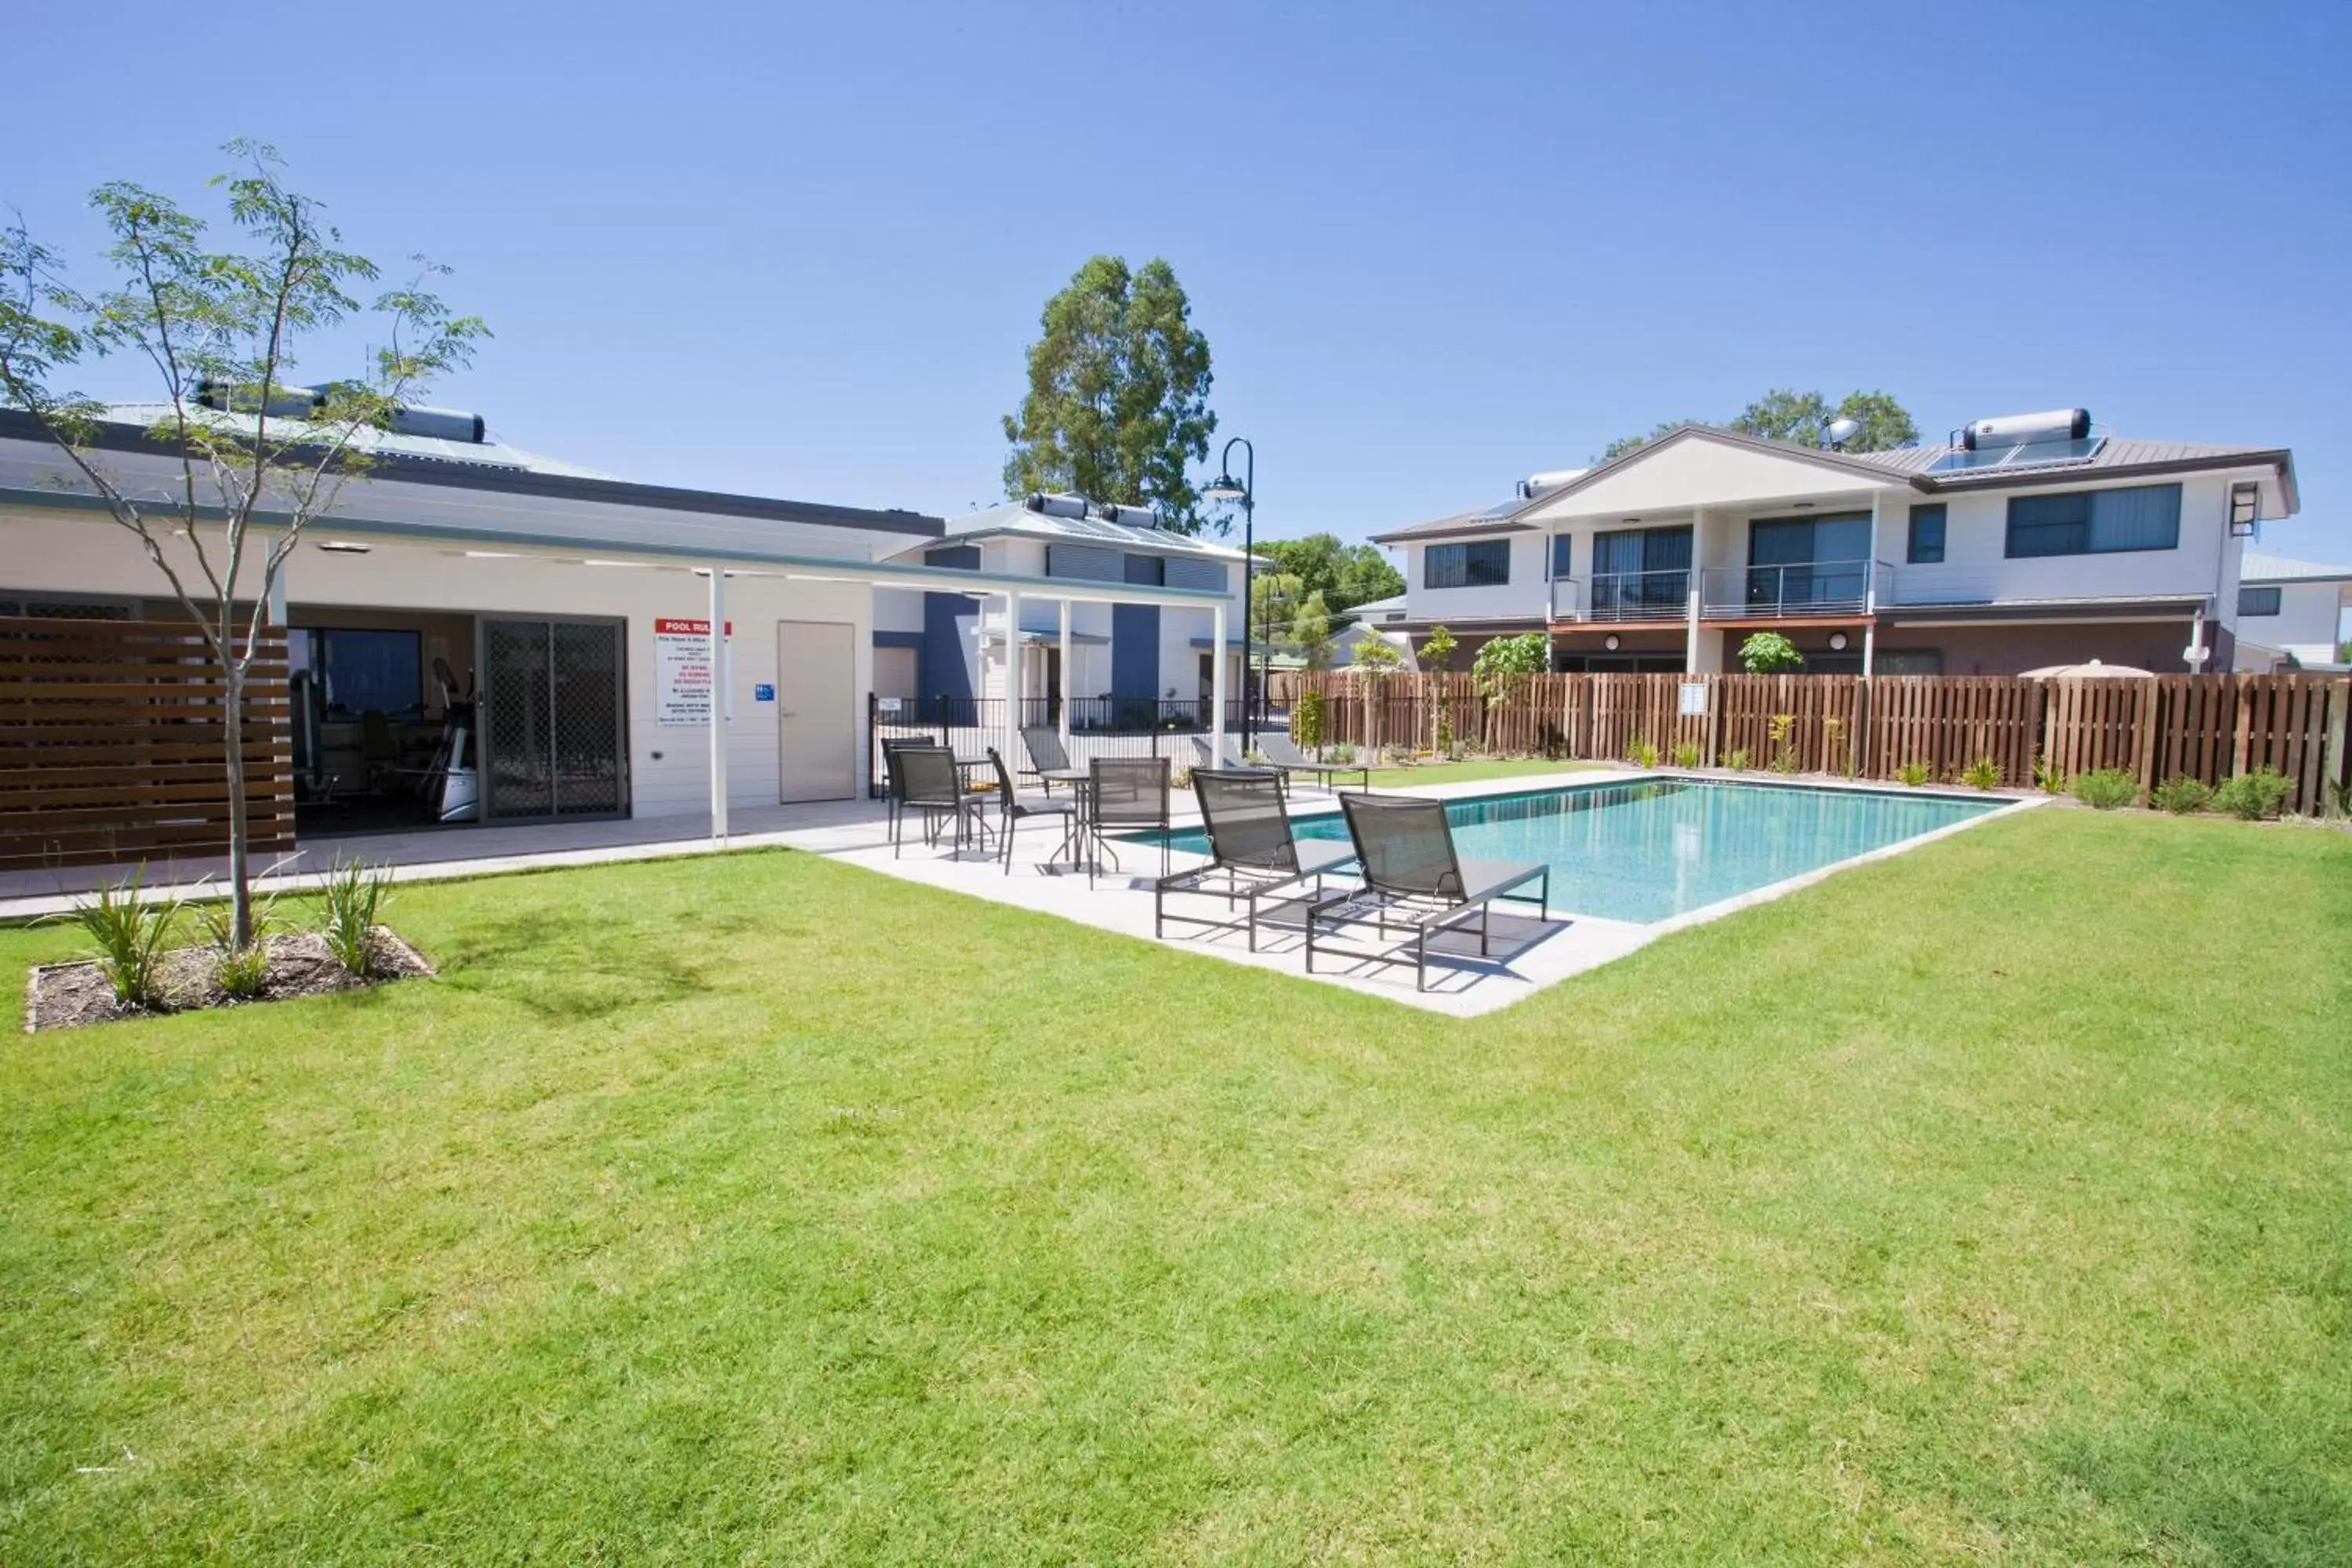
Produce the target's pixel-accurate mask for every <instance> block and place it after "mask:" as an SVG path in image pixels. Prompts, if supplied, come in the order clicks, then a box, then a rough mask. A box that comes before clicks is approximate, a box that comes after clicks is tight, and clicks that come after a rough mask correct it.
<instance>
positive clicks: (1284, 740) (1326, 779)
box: [1257, 730, 1372, 791]
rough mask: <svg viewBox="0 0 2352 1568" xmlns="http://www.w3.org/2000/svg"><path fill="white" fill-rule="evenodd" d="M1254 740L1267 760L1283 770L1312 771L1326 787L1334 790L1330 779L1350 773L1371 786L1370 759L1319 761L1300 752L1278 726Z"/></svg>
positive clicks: (1365, 784)
mask: <svg viewBox="0 0 2352 1568" xmlns="http://www.w3.org/2000/svg"><path fill="white" fill-rule="evenodd" d="M1257 743H1258V749H1259V750H1261V751H1263V752H1265V760H1266V761H1267V762H1269V763H1273V764H1274V765H1275V766H1276V767H1277V768H1280V769H1281V770H1282V771H1283V772H1284V773H1312V774H1314V775H1315V782H1316V783H1317V784H1321V785H1322V786H1323V787H1324V788H1325V789H1328V790H1335V791H1336V790H1337V788H1338V786H1337V785H1335V784H1332V782H1331V781H1332V780H1333V779H1335V778H1343V777H1345V776H1346V775H1348V774H1349V773H1355V774H1358V775H1360V777H1361V778H1362V779H1363V781H1364V787H1365V788H1366V789H1370V788H1371V787H1372V765H1371V763H1369V762H1363V763H1318V762H1317V761H1315V759H1313V758H1312V757H1309V756H1307V754H1306V753H1305V752H1301V751H1300V750H1299V749H1298V747H1297V744H1296V743H1295V742H1292V740H1291V738H1290V736H1289V735H1288V734H1287V733H1286V731H1281V730H1268V731H1266V732H1265V734H1263V735H1261V736H1259V737H1258V742H1257Z"/></svg>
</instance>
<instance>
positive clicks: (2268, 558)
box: [2238, 550, 2352, 583]
mask: <svg viewBox="0 0 2352 1568" xmlns="http://www.w3.org/2000/svg"><path fill="white" fill-rule="evenodd" d="M2238 581H2239V582H2241V583H2335V582H2352V566H2326V565H2322V564H2321V563H2318V562H2316V561H2296V560H2294V559H2291V558H2290V557H2288V556H2284V555H2271V554H2267V553H2265V552H2262V551H2259V550H2249V551H2247V552H2245V554H2243V555H2242V556H2241V557H2239V560H2238Z"/></svg>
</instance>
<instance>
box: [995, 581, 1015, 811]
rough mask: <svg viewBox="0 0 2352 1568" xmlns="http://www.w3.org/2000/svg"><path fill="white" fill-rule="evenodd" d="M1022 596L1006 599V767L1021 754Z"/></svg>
mask: <svg viewBox="0 0 2352 1568" xmlns="http://www.w3.org/2000/svg"><path fill="white" fill-rule="evenodd" d="M1020 740H1021V595H1019V594H1015V593H1007V594H1006V595H1004V738H1003V740H1002V741H1000V742H997V744H998V747H999V748H1000V749H1001V750H1002V751H1003V754H1004V765H1005V766H1006V767H1008V768H1010V767H1012V766H1013V758H1015V757H1017V756H1019V755H1020V754H1021V752H1020V750H1019V743H1020Z"/></svg>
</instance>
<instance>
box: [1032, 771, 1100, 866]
mask: <svg viewBox="0 0 2352 1568" xmlns="http://www.w3.org/2000/svg"><path fill="white" fill-rule="evenodd" d="M1037 778H1038V781H1039V782H1040V783H1042V784H1045V786H1046V789H1047V792H1048V793H1051V791H1052V787H1053V786H1054V785H1055V784H1068V785H1069V786H1070V793H1071V794H1073V795H1076V796H1077V802H1078V808H1077V810H1076V811H1074V812H1072V813H1070V816H1069V820H1068V822H1067V823H1066V825H1065V826H1063V829H1062V844H1061V847H1060V848H1059V849H1057V850H1055V852H1054V853H1053V854H1052V855H1051V856H1048V857H1047V858H1046V860H1045V864H1046V865H1048V866H1051V865H1053V864H1054V863H1055V861H1057V860H1066V861H1067V862H1068V863H1069V866H1070V868H1071V869H1073V870H1076V868H1077V867H1078V864H1079V861H1078V850H1079V847H1080V846H1081V845H1082V844H1083V843H1084V842H1085V841H1086V838H1087V820H1086V817H1087V786H1088V785H1090V784H1092V783H1093V782H1094V774H1093V773H1091V772H1089V771H1088V770H1087V769H1085V768H1040V769H1038V770H1037Z"/></svg>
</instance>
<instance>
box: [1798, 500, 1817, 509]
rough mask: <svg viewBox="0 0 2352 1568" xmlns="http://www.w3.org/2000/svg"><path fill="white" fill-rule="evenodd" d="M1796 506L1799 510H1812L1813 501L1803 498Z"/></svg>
mask: <svg viewBox="0 0 2352 1568" xmlns="http://www.w3.org/2000/svg"><path fill="white" fill-rule="evenodd" d="M1796 507H1797V510H1799V511H1811V510H1813V503H1812V502H1811V501H1809V500H1801V501H1799V502H1797V503H1796Z"/></svg>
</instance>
